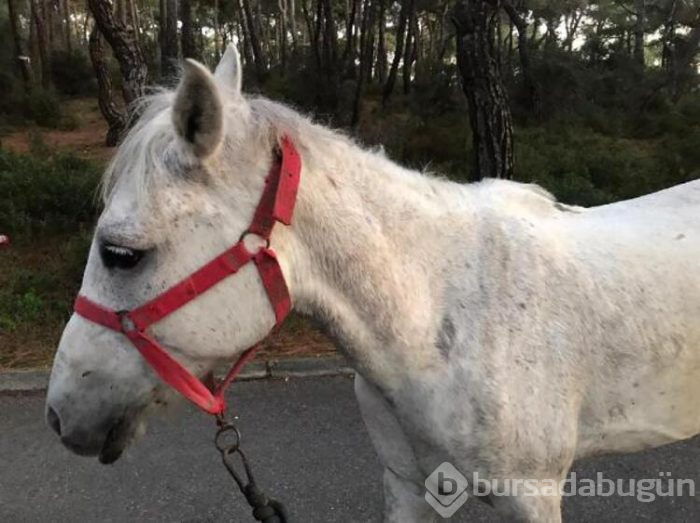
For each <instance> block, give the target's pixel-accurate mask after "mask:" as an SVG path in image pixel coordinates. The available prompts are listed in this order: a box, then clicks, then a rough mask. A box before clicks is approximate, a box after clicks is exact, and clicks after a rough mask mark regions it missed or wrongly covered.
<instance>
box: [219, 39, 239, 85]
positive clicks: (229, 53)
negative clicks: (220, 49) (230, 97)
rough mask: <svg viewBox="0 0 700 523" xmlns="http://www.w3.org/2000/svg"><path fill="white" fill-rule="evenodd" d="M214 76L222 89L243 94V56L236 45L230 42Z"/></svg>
mask: <svg viewBox="0 0 700 523" xmlns="http://www.w3.org/2000/svg"><path fill="white" fill-rule="evenodd" d="M214 78H216V82H217V83H218V84H219V87H220V88H221V89H225V90H226V91H229V92H231V93H232V94H234V95H236V96H238V95H239V94H241V84H242V82H243V68H242V67H241V56H240V55H239V54H238V50H237V49H236V46H235V45H233V44H230V45H229V46H228V47H227V48H226V52H225V53H224V56H222V57H221V61H220V62H219V65H217V66H216V71H214Z"/></svg>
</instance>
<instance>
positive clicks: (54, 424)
mask: <svg viewBox="0 0 700 523" xmlns="http://www.w3.org/2000/svg"><path fill="white" fill-rule="evenodd" d="M46 422H47V423H48V424H49V427H51V428H52V429H53V430H54V432H55V433H56V434H58V435H59V436H60V435H61V420H60V418H59V417H58V414H56V411H55V410H53V408H52V407H49V410H47V411H46Z"/></svg>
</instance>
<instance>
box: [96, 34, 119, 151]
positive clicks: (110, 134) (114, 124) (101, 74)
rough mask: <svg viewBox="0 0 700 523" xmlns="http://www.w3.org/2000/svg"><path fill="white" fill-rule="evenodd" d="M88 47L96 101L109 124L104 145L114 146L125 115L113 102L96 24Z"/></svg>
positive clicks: (117, 141) (103, 52)
mask: <svg viewBox="0 0 700 523" xmlns="http://www.w3.org/2000/svg"><path fill="white" fill-rule="evenodd" d="M89 49H90V61H91V62H92V68H93V69H94V71H95V76H96V77H97V87H98V94H97V102H98V104H99V106H100V112H101V113H102V116H103V117H104V119H105V120H106V122H107V125H109V130H108V131H107V136H106V137H105V145H106V146H107V147H114V146H115V145H117V144H118V143H119V141H120V139H121V136H122V133H123V132H124V129H125V127H126V116H125V115H124V114H122V112H121V111H120V110H119V109H118V108H117V106H116V104H115V103H114V96H113V92H112V81H111V80H110V78H109V68H108V67H107V59H106V58H105V51H104V38H103V37H102V35H101V34H100V31H99V29H98V28H97V25H95V27H93V29H92V32H91V33H90V43H89Z"/></svg>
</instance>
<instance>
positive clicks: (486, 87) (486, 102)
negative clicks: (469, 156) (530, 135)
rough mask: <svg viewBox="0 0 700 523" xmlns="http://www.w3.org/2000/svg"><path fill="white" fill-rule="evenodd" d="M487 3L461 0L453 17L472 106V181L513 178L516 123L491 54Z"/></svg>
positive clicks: (490, 12)
mask: <svg viewBox="0 0 700 523" xmlns="http://www.w3.org/2000/svg"><path fill="white" fill-rule="evenodd" d="M493 14H494V11H493V9H492V7H491V5H490V4H489V2H488V1H487V0H460V1H459V2H458V3H457V5H456V7H455V9H454V11H453V14H452V22H453V24H454V26H455V31H456V35H455V36H456V40H457V66H458V68H459V73H460V76H461V79H462V90H463V91H464V94H465V96H466V97H467V103H468V105H469V122H470V124H471V129H472V141H473V148H474V166H473V170H472V172H471V178H472V179H473V180H480V179H481V178H485V177H489V178H512V177H513V123H512V118H511V114H510V107H509V105H508V99H507V97H506V92H505V89H504V87H503V84H502V81H501V78H500V76H499V74H498V67H497V65H496V61H495V59H494V57H493V53H492V44H491V42H492V40H491V38H490V34H489V19H490V18H491V16H492V15H493Z"/></svg>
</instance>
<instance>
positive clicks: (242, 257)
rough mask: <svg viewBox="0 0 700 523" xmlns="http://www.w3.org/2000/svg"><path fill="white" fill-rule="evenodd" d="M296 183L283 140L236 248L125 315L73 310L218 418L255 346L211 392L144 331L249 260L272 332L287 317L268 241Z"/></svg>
mask: <svg viewBox="0 0 700 523" xmlns="http://www.w3.org/2000/svg"><path fill="white" fill-rule="evenodd" d="M300 179H301V157H300V156H299V153H298V152H297V150H296V149H295V148H294V144H292V142H291V141H290V140H289V138H288V137H286V136H285V137H283V138H282V148H281V158H277V159H276V161H275V162H274V163H273V165H272V168H271V169H270V173H269V174H268V176H267V178H266V179H265V187H264V189H263V192H262V196H261V197H260V201H259V202H258V206H257V208H256V209H255V214H254V215H253V221H252V222H251V224H250V226H249V227H248V229H247V230H246V231H245V232H244V233H243V234H242V235H241V237H240V239H239V240H238V242H237V243H236V244H234V245H233V246H232V247H230V248H229V249H227V250H226V251H224V252H223V253H221V254H220V255H219V256H217V257H216V258H214V259H213V260H211V261H210V262H209V263H207V264H206V265H204V266H202V267H201V268H199V269H198V270H196V271H195V272H193V273H192V274H190V275H189V276H188V277H186V278H185V279H184V280H182V281H180V282H179V283H176V284H175V285H173V286H172V287H170V288H169V289H167V290H166V291H164V292H163V293H161V294H159V295H158V296H156V297H155V298H153V299H152V300H150V301H149V302H147V303H145V304H143V305H141V306H140V307H137V308H135V309H132V310H129V311H115V310H113V309H109V308H107V307H104V306H102V305H100V304H98V303H95V302H94V301H92V300H90V299H89V298H86V297H85V296H83V295H78V297H77V298H76V300H75V305H74V311H75V312H76V313H77V314H79V315H80V316H82V317H83V318H85V319H87V320H90V321H92V322H93V323H97V324H98V325H101V326H103V327H106V328H108V329H111V330H113V331H116V332H119V333H121V334H124V336H126V337H127V338H128V339H129V341H131V343H132V344H133V345H134V346H135V347H136V348H137V349H138V351H139V352H140V353H141V355H142V356H143V358H144V359H145V360H146V362H147V363H148V364H149V365H150V366H151V367H152V368H153V370H154V371H155V372H156V374H158V376H160V378H161V379H162V380H163V381H164V382H165V383H167V384H168V385H170V386H171V387H173V388H174V389H176V390H177V391H178V392H179V393H180V394H182V395H183V396H185V397H186V398H187V399H189V400H190V401H192V402H193V403H194V404H195V405H197V406H198V407H199V408H201V409H202V410H204V411H205V412H208V413H209V414H214V415H220V414H222V413H223V411H224V409H225V400H224V391H225V389H226V387H227V386H228V385H229V384H230V383H231V382H232V381H233V380H234V379H235V377H236V375H238V373H239V372H240V370H241V369H242V368H243V366H244V365H245V364H246V363H247V362H248V361H249V360H250V359H252V357H253V356H254V354H255V351H256V350H257V349H258V347H259V344H256V345H254V346H253V347H251V348H249V349H247V350H246V351H245V352H244V353H243V354H242V355H241V356H240V357H239V358H238V361H236V363H235V364H234V365H233V367H232V368H231V370H230V371H229V372H228V374H227V375H226V377H225V378H224V379H223V380H222V381H221V383H219V385H218V386H217V387H216V388H215V390H214V391H211V390H210V389H209V388H208V387H207V386H206V385H204V383H202V381H200V380H199V379H198V378H197V377H196V376H194V375H193V374H192V373H191V372H190V371H188V370H187V369H186V368H185V367H184V366H183V365H182V364H180V363H179V362H178V361H177V360H176V359H174V358H173V357H172V356H171V355H170V354H168V352H167V351H166V350H165V349H164V348H163V346H162V345H161V344H160V343H158V341H157V340H156V339H155V338H154V337H152V336H150V335H149V334H148V333H147V332H146V330H147V329H148V327H150V326H151V325H153V324H154V323H157V322H158V321H160V320H162V319H163V318H165V317H166V316H168V315H170V314H172V313H173V312H175V311H176V310H178V309H179V308H181V307H183V306H184V305H186V304H187V303H189V302H190V301H192V300H194V299H195V298H196V297H197V296H199V295H201V294H204V293H205V292H206V291H207V290H209V289H210V288H211V287H213V286H214V285H216V284H217V283H219V282H220V281H222V280H224V279H225V278H227V277H229V276H231V275H232V274H235V273H237V272H238V271H239V270H240V269H241V268H242V267H243V266H245V265H247V264H248V263H249V262H251V261H252V262H253V263H255V266H256V267H257V268H258V273H259V274H260V278H261V280H262V283H263V286H264V287H265V291H266V292H267V297H268V299H269V300H270V305H271V306H272V309H273V311H274V313H275V328H276V327H278V326H279V325H280V324H281V323H282V322H283V321H284V319H285V318H286V317H287V314H289V311H290V310H291V308H292V300H291V296H290V295H289V289H288V288H287V283H286V282H285V280H284V275H283V274H282V269H281V267H280V264H279V261H278V260H277V256H276V255H275V252H274V250H272V248H271V247H270V237H271V235H272V229H273V228H274V226H275V223H276V222H281V223H283V224H284V225H291V223H292V216H293V214H294V205H295V203H296V197H297V190H298V188H299V180H300ZM248 234H255V235H257V236H260V237H261V238H262V239H263V240H265V246H263V247H262V248H260V249H259V250H258V251H257V252H250V251H248V249H247V248H246V246H245V243H244V239H245V236H246V235H248ZM273 330H274V329H273Z"/></svg>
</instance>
